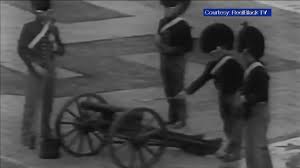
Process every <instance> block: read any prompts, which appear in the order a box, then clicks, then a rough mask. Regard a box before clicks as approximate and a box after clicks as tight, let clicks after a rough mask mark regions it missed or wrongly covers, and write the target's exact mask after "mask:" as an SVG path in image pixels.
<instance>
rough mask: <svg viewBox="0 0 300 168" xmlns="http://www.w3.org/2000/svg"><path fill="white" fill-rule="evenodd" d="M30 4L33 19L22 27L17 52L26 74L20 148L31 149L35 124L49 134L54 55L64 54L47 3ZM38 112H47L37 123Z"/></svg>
mask: <svg viewBox="0 0 300 168" xmlns="http://www.w3.org/2000/svg"><path fill="white" fill-rule="evenodd" d="M31 3H32V7H33V12H34V14H35V16H36V17H35V20H34V21H31V22H29V23H26V24H25V25H24V26H23V28H22V32H21V35H20V38H19V41H18V53H19V55H20V57H21V59H22V60H23V61H24V63H25V65H26V66H27V69H28V73H29V74H28V76H26V78H27V79H26V81H27V88H26V91H25V105H24V113H23V121H22V131H21V132H22V133H21V137H22V138H21V139H22V144H23V145H25V146H28V147H29V148H30V149H34V147H35V142H36V140H37V138H38V137H37V136H38V135H39V133H38V129H37V128H39V122H41V124H43V125H44V130H47V131H46V132H45V133H46V134H48V133H49V131H50V128H49V125H48V120H49V119H50V113H51V111H52V102H53V93H54V79H55V72H54V69H55V65H54V62H55V56H56V55H63V54H64V45H63V44H62V42H61V38H60V35H59V31H58V28H57V27H56V26H55V25H54V19H53V18H52V17H51V12H52V11H51V9H50V1H49V0H39V1H37V0H33V1H31ZM40 107H42V110H41V109H40ZM42 111H43V112H44V113H45V114H46V113H47V114H46V117H44V119H43V121H41V120H40V118H41V117H40V116H41V112H42ZM46 120H47V121H46ZM45 122H47V123H45Z"/></svg>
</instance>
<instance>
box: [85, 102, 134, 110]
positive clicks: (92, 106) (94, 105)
mask: <svg viewBox="0 0 300 168" xmlns="http://www.w3.org/2000/svg"><path fill="white" fill-rule="evenodd" d="M80 106H81V107H82V108H84V109H87V110H93V111H97V112H102V113H116V112H122V111H127V110H128V109H129V108H125V107H119V106H113V105H109V104H104V103H95V102H88V101H84V102H81V103H80Z"/></svg>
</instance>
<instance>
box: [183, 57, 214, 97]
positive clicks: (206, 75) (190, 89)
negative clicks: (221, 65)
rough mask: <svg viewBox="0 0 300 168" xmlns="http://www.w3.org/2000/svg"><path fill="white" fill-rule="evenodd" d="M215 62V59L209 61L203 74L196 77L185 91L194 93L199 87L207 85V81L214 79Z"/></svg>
mask: <svg viewBox="0 0 300 168" xmlns="http://www.w3.org/2000/svg"><path fill="white" fill-rule="evenodd" d="M215 64H216V62H215V61H213V62H209V63H208V64H207V65H206V67H205V70H204V71H203V73H202V75H201V76H200V77H198V79H196V80H195V81H194V82H192V84H191V85H190V86H188V87H187V88H186V89H185V92H186V93H187V94H189V95H190V94H194V93H195V92H196V91H197V90H198V89H200V88H201V87H202V86H203V85H205V83H206V82H207V81H209V80H210V79H212V78H213V75H212V74H211V70H212V69H213V67H214V66H215Z"/></svg>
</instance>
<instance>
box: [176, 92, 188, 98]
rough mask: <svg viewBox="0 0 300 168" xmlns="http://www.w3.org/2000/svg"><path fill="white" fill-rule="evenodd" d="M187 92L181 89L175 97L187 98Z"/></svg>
mask: <svg viewBox="0 0 300 168" xmlns="http://www.w3.org/2000/svg"><path fill="white" fill-rule="evenodd" d="M187 95H188V94H187V93H186V91H184V90H183V91H181V92H179V93H178V94H177V95H176V96H175V97H174V98H177V99H185V98H186V97H187Z"/></svg>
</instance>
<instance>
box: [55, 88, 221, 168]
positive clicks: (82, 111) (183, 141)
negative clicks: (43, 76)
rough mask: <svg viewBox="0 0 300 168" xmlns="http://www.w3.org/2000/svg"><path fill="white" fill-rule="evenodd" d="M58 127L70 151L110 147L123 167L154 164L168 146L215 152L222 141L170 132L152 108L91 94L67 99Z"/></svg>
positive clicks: (93, 151)
mask: <svg viewBox="0 0 300 168" xmlns="http://www.w3.org/2000/svg"><path fill="white" fill-rule="evenodd" d="M55 127H56V134H57V136H58V138H59V139H60V141H61V145H62V148H63V149H64V150H65V151H67V152H68V153H71V154H72V155H74V156H89V155H95V154H97V153H99V152H100V151H101V150H102V149H103V148H104V147H106V146H107V147H108V148H109V151H110V154H111V157H112V160H113V162H114V163H115V164H116V165H117V166H119V167H121V168H147V167H151V166H152V165H153V164H155V163H156V162H157V161H158V160H159V159H160V157H161V156H162V154H163V153H164V151H165V149H166V148H167V147H175V148H180V149H182V150H183V151H186V152H189V153H194V154H197V155H209V154H214V153H215V152H216V151H217V150H218V149H219V147H220V146H221V142H222V141H221V139H211V140H205V139H203V137H202V136H199V135H185V134H181V133H176V132H172V131H169V130H167V128H166V126H165V122H164V121H163V119H162V118H161V117H160V116H159V114H158V113H156V112H155V111H154V110H152V109H150V108H144V107H137V108H124V107H119V106H114V105H110V104H109V103H108V102H107V101H106V100H105V99H104V98H103V97H101V96H99V95H96V94H90V93H87V94H82V95H79V96H76V97H73V98H72V99H70V100H69V101H67V102H66V103H65V105H64V106H63V107H62V109H61V110H60V112H59V114H58V117H57V119H56V123H55ZM121 150H123V151H124V152H123V153H122V152H121Z"/></svg>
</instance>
